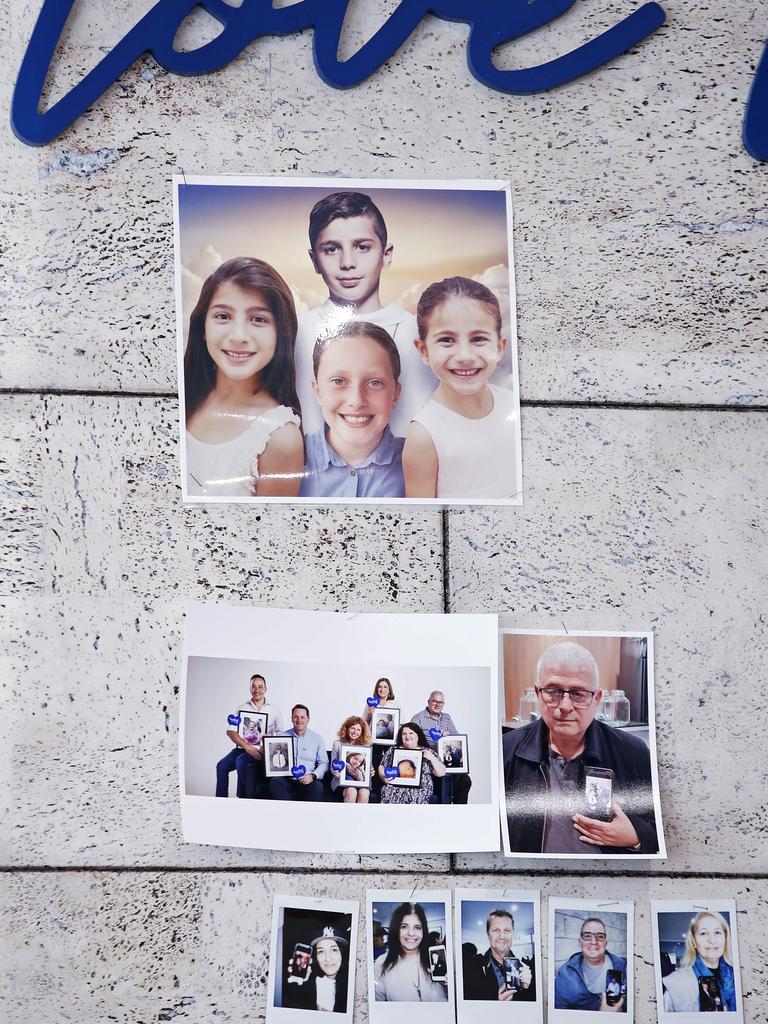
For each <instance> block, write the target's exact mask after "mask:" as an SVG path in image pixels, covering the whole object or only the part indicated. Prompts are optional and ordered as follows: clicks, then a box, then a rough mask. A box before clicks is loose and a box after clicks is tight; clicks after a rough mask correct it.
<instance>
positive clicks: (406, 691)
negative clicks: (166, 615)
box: [180, 605, 499, 853]
mask: <svg viewBox="0 0 768 1024" xmlns="http://www.w3.org/2000/svg"><path fill="white" fill-rule="evenodd" d="M497 629H498V624H497V619H496V617H495V616H492V615H451V616H446V615H390V614H386V615H369V614H359V615H346V614H334V613H328V612H304V611H280V610H275V609H256V608H247V607H243V606H242V605H241V606H236V607H228V606H225V605H216V606H205V605H197V606H194V607H192V608H191V609H190V610H189V613H188V615H187V622H186V628H185V646H184V655H183V677H182V687H181V722H182V729H181V736H180V780H181V813H182V825H183V829H184V836H185V838H186V839H187V840H188V841H189V842H199V843H210V844H215V845H222V846H245V847H253V848H257V849H277V850H304V851H308V852H339V851H344V852H354V853H400V852H402V853H433V852H441V851H442V852H449V851H455V850H463V851H464V850H496V849H498V800H499V793H498V780H499V764H498V744H497V743H496V742H494V741H493V740H492V737H495V736H497V735H498V649H497V645H498V633H497ZM249 692H250V694H251V698H252V699H251V702H250V704H251V707H250V708H249V714H250V715H251V717H254V715H255V714H258V713H266V714H268V719H269V727H268V732H267V735H265V736H264V738H263V747H261V748H259V747H254V746H252V745H251V744H247V743H246V741H245V740H244V739H243V738H242V737H241V736H240V735H239V734H238V732H237V722H236V718H237V717H238V716H236V715H234V714H232V711H231V709H232V708H238V707H241V708H242V706H243V701H244V699H245V698H246V697H247V696H248V694H249ZM267 708H268V709H269V710H268V711H266V710H265V709H267ZM378 711H385V712H386V713H387V714H389V715H391V716H392V722H391V723H390V724H389V729H394V732H393V736H392V741H391V742H390V744H389V745H382V744H375V743H373V738H372V735H371V733H372V730H375V728H376V727H375V725H374V723H375V722H376V713H377V712H378ZM242 717H243V716H242V715H240V718H241V719H242ZM447 721H450V722H451V723H452V725H451V727H450V729H449V731H450V733H451V734H453V733H455V732H457V731H458V729H460V730H461V734H462V735H465V736H466V737H467V742H472V744H473V750H474V751H475V755H474V757H473V761H472V773H471V775H453V776H450V775H448V773H447V771H446V768H445V765H444V764H443V763H442V762H441V761H440V759H439V757H438V755H437V742H438V740H439V738H440V735H441V732H440V726H441V724H442V725H444V724H445V722H447ZM233 723H234V724H233ZM278 724H279V726H280V728H279V729H277V725H278ZM273 726H274V728H275V729H276V730H277V732H276V734H274V735H273V734H272V733H273ZM435 737H437V739H435ZM479 751H483V752H484V754H483V756H480V755H479V754H478V752H479ZM395 752H397V761H396V763H395V764H393V756H394V755H395ZM395 773H396V778H395ZM395 782H397V784H395ZM457 782H458V783H459V784H457ZM349 803H352V804H354V805H355V810H354V811H350V810H349V808H348V807H347V806H345V805H346V804H349Z"/></svg>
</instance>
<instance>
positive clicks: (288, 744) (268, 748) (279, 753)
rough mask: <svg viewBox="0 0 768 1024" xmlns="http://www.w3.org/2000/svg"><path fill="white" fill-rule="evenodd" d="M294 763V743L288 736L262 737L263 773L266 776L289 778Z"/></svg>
mask: <svg viewBox="0 0 768 1024" xmlns="http://www.w3.org/2000/svg"><path fill="white" fill-rule="evenodd" d="M295 763H296V762H295V758H294V744H293V739H292V738H291V737H290V736H265V737H264V774H265V776H266V778H268V779H283V778H291V777H292V772H293V769H294V767H295Z"/></svg>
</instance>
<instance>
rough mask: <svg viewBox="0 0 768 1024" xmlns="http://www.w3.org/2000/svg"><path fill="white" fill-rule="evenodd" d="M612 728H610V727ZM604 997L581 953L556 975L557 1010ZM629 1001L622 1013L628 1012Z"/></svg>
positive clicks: (611, 956) (616, 964)
mask: <svg viewBox="0 0 768 1024" xmlns="http://www.w3.org/2000/svg"><path fill="white" fill-rule="evenodd" d="M609 728H610V727H609ZM605 955H606V956H607V957H608V960H609V961H610V963H609V966H608V969H609V970H614V971H621V972H622V973H625V972H626V970H627V961H626V960H624V959H623V958H622V957H620V956H616V954H615V953H606V954H605ZM601 1001H602V997H601V996H598V995H596V994H595V993H594V992H590V991H589V989H588V988H587V985H586V982H585V981H584V967H583V961H582V959H581V953H574V954H573V956H571V957H569V958H568V959H567V960H566V961H565V963H564V964H563V966H562V967H561V968H560V970H559V971H558V972H557V974H556V975H555V1009H556V1010H599V1009H600V1003H601ZM626 1008H627V1001H626V999H625V1000H624V1005H623V1006H622V1008H621V1012H622V1013H624V1012H626Z"/></svg>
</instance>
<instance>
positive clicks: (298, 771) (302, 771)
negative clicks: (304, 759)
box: [291, 764, 307, 779]
mask: <svg viewBox="0 0 768 1024" xmlns="http://www.w3.org/2000/svg"><path fill="white" fill-rule="evenodd" d="M306 774H307V769H306V768H305V767H304V765H303V764H297V765H296V767H295V768H291V775H292V776H293V777H294V779H300V778H301V777H302V775H306Z"/></svg>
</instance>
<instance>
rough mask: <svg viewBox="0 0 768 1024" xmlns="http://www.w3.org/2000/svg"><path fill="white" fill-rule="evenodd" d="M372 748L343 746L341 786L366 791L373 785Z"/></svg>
mask: <svg viewBox="0 0 768 1024" xmlns="http://www.w3.org/2000/svg"><path fill="white" fill-rule="evenodd" d="M372 753H373V748H372V747H356V746H350V745H349V744H346V743H345V744H342V747H341V758H340V760H341V761H342V763H343V765H344V767H343V768H342V769H341V777H340V778H339V785H340V786H352V787H353V788H355V789H364V788H366V787H370V785H371V755H372Z"/></svg>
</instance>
